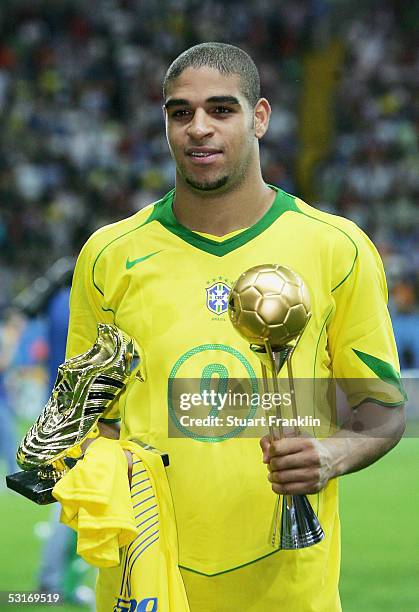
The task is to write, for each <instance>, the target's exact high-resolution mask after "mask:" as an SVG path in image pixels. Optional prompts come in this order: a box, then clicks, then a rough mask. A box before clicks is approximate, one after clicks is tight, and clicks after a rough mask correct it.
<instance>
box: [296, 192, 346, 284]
mask: <svg viewBox="0 0 419 612" xmlns="http://www.w3.org/2000/svg"><path fill="white" fill-rule="evenodd" d="M295 206H296V210H297V212H299V213H300V214H302V215H304V216H305V217H308V218H309V219H313V220H314V221H318V222H319V223H324V224H325V225H328V226H329V227H333V228H335V229H336V230H338V232H340V233H341V234H343V235H344V236H346V238H348V240H350V241H351V242H352V244H353V246H354V248H355V255H354V260H353V262H352V265H351V267H350V269H349V270H348V272H347V273H346V274H345V276H344V277H343V278H342V280H340V281H339V282H338V284H337V285H335V286H334V287H333V289H332V293H333V291H336V289H338V287H340V286H341V285H342V284H343V283H344V282H345V281H346V279H347V278H349V277H350V275H351V274H352V272H353V269H354V267H355V262H356V260H357V259H358V247H357V245H356V242H355V241H354V240H353V239H352V238H351V236H350V235H349V234H347V233H346V232H345V231H344V230H343V229H341V228H340V227H338V226H337V225H333V223H328V222H327V221H323V219H318V218H317V217H314V216H313V215H308V214H307V213H306V212H304V211H303V210H301V209H300V208H298V205H297V204H295Z"/></svg>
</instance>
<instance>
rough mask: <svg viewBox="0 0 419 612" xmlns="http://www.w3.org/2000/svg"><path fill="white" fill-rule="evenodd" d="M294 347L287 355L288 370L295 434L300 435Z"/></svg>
mask: <svg viewBox="0 0 419 612" xmlns="http://www.w3.org/2000/svg"><path fill="white" fill-rule="evenodd" d="M293 352H294V349H293V350H292V351H291V352H290V354H289V355H288V357H287V372H288V383H289V386H290V392H291V409H292V417H293V419H295V420H296V424H295V425H294V434H295V436H296V437H298V436H299V435H300V434H301V431H300V428H299V427H298V424H297V423H298V411H297V402H296V401H295V385H294V376H293V374H292V363H291V358H292V354H293Z"/></svg>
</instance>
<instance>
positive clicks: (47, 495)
mask: <svg viewBox="0 0 419 612" xmlns="http://www.w3.org/2000/svg"><path fill="white" fill-rule="evenodd" d="M139 365H140V359H139V355H138V351H137V348H136V345H135V342H134V340H133V338H130V337H128V336H127V335H126V334H125V333H124V332H122V331H121V330H120V329H118V328H117V327H116V326H114V325H106V324H103V323H100V324H99V325H98V328H97V338H96V341H95V343H94V345H93V346H92V347H91V348H90V349H89V350H88V351H87V352H86V353H83V354H82V355H78V356H76V357H73V358H72V359H68V360H67V361H65V362H64V363H63V364H62V365H61V366H60V367H59V368H58V375H57V379H56V381H55V385H54V388H53V390H52V393H51V396H50V398H49V400H48V402H47V404H46V405H45V407H44V409H43V410H42V412H41V414H40V416H39V417H38V419H37V420H36V422H35V423H34V424H33V425H32V427H31V428H30V430H29V431H28V432H27V434H26V435H25V437H24V438H23V440H22V442H21V443H20V445H19V448H18V451H17V462H18V464H19V465H20V467H21V468H22V469H23V470H24V471H23V472H17V473H16V474H11V475H9V476H6V482H7V486H8V487H9V488H10V489H13V490H15V491H17V492H18V493H20V494H22V495H24V496H25V497H28V498H29V499H31V500H33V501H35V502H36V503H38V504H47V503H51V502H54V501H55V499H54V498H53V497H52V495H51V491H52V489H53V487H54V485H55V483H56V482H57V480H59V478H61V477H62V476H63V475H64V474H65V473H66V472H67V471H68V470H69V469H70V468H71V467H72V466H73V465H74V464H75V462H76V461H77V459H78V458H80V457H81V456H82V449H81V444H82V443H83V442H84V441H85V440H86V439H87V438H88V437H94V436H95V434H96V433H97V423H98V420H99V419H100V418H101V417H106V413H107V412H108V411H109V408H110V406H111V404H112V403H113V402H114V401H115V399H116V398H117V397H118V395H119V394H120V393H121V392H122V391H123V389H124V388H125V386H126V385H127V383H128V382H129V380H130V379H131V377H133V376H137V377H140V375H139Z"/></svg>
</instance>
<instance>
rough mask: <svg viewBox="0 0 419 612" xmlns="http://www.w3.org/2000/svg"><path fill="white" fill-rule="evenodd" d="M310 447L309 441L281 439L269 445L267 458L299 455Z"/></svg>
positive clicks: (303, 439)
mask: <svg viewBox="0 0 419 612" xmlns="http://www.w3.org/2000/svg"><path fill="white" fill-rule="evenodd" d="M311 446H312V444H311V441H310V440H309V439H307V438H281V439H280V440H274V441H273V442H272V443H271V445H270V447H269V456H270V457H285V456H286V455H292V454H294V453H300V452H301V451H303V450H305V449H306V448H309V447H311Z"/></svg>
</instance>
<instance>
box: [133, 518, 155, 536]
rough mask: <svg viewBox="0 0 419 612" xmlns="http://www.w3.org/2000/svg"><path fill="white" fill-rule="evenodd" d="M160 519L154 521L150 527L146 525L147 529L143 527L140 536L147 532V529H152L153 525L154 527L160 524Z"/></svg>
mask: <svg viewBox="0 0 419 612" xmlns="http://www.w3.org/2000/svg"><path fill="white" fill-rule="evenodd" d="M158 523H159V521H158V520H157V521H155V522H154V523H151V525H149V526H148V527H146V528H145V529H143V530H142V531H141V533H139V534H138V537H139V536H141V535H143V533H145V532H146V531H148V530H149V529H151V528H152V527H154V526H155V525H158Z"/></svg>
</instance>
